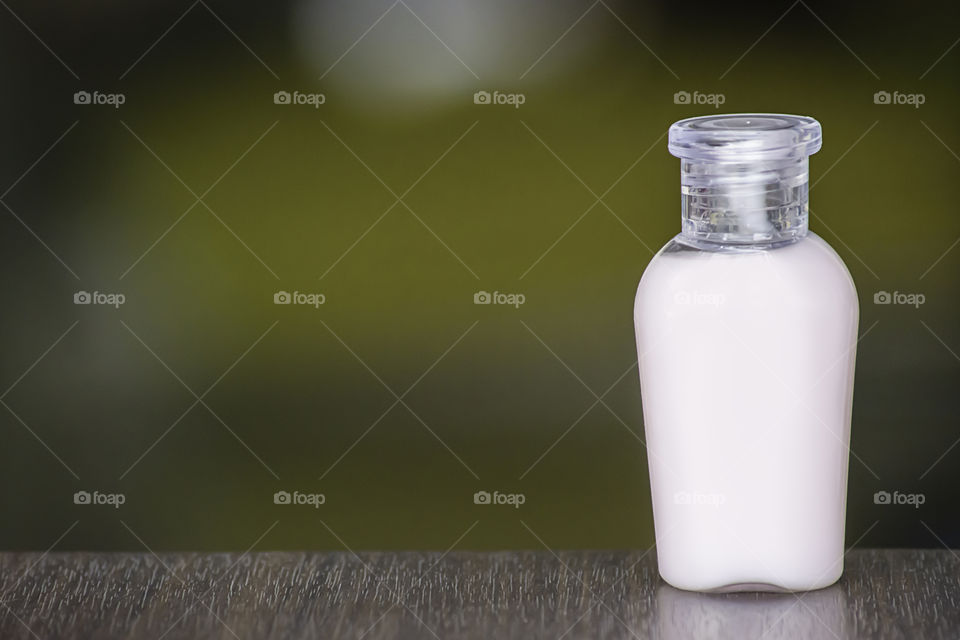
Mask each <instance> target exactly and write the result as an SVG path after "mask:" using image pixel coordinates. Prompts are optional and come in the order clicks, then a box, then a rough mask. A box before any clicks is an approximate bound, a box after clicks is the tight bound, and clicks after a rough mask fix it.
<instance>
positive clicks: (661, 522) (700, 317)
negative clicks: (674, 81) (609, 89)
mask: <svg viewBox="0 0 960 640" xmlns="http://www.w3.org/2000/svg"><path fill="white" fill-rule="evenodd" d="M820 143H821V131H820V124H819V123H818V122H817V121H816V120H814V119H812V118H807V117H801V116H789V115H778V114H738V115H715V116H706V117H700V118H690V119H687V120H681V121H679V122H677V123H675V124H674V125H673V126H671V127H670V135H669V150H670V153H671V154H673V155H675V156H677V157H679V158H680V167H681V169H680V179H681V201H682V207H681V215H682V226H681V232H680V234H679V235H677V236H676V237H675V238H674V239H673V240H671V241H670V242H669V243H667V245H666V246H665V247H664V248H663V249H662V250H661V251H660V252H659V253H658V254H657V255H656V256H655V257H654V258H653V260H652V261H651V262H650V264H649V265H648V266H647V269H646V271H645V272H644V274H643V278H642V279H641V281H640V286H639V288H638V290H637V297H636V305H635V308H634V319H635V323H636V332H637V352H638V355H639V369H640V383H641V389H642V396H643V416H644V428H645V432H646V443H647V454H648V459H649V467H650V486H651V491H652V499H653V515H654V526H655V529H656V541H657V558H658V563H659V568H660V575H661V576H662V577H663V579H664V580H665V581H666V582H668V583H669V584H671V585H673V586H675V587H678V588H681V589H688V590H695V591H804V590H810V589H818V588H821V587H826V586H828V585H830V584H833V583H834V582H836V581H837V579H839V577H840V574H841V573H842V571H843V552H844V517H845V509H846V490H847V463H848V453H849V441H850V415H851V405H852V401H853V372H854V357H855V353H856V345H857V322H858V316H859V307H858V302H857V293H856V290H855V288H854V284H853V280H852V279H851V278H850V274H849V272H848V271H847V268H846V267H845V266H844V264H843V262H842V261H841V260H840V258H839V256H837V254H836V253H835V252H834V251H833V249H831V248H830V246H829V245H828V244H827V243H826V242H824V241H823V240H822V239H820V238H819V237H818V236H816V235H814V234H813V233H810V232H809V231H808V230H807V218H808V208H807V194H808V182H809V178H808V157H809V156H810V154H812V153H815V152H816V151H817V150H819V149H820Z"/></svg>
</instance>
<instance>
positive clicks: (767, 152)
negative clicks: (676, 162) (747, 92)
mask: <svg viewBox="0 0 960 640" xmlns="http://www.w3.org/2000/svg"><path fill="white" fill-rule="evenodd" d="M822 137H823V136H822V133H821V130H820V123H819V122H817V121H816V120H814V119H813V118H808V117H807V116H789V115H783V114H777V113H732V114H721V115H715V116H701V117H699V118H687V119H686V120H680V121H679V122H675V123H673V125H672V126H671V127H670V135H669V142H668V144H667V148H668V149H669V150H670V153H671V154H672V155H675V156H677V157H678V158H685V159H690V160H713V161H716V162H723V161H731V162H749V161H751V160H776V159H784V160H787V159H791V158H806V157H808V156H810V155H812V154H814V153H816V152H817V151H819V150H820V145H821V142H822Z"/></svg>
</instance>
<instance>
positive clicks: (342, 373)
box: [0, 0, 960, 550]
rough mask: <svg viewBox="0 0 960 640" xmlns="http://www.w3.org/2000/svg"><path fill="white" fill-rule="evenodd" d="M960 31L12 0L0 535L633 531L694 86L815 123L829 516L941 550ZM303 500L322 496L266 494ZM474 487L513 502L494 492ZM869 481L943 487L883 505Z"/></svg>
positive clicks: (883, 540) (936, 24) (226, 539)
mask: <svg viewBox="0 0 960 640" xmlns="http://www.w3.org/2000/svg"><path fill="white" fill-rule="evenodd" d="M957 18H958V9H957V7H956V5H953V4H949V3H945V2H942V3H920V4H910V5H906V4H904V3H901V4H890V5H871V7H870V9H869V11H865V10H864V9H862V8H860V7H856V6H842V5H837V4H830V3H825V2H810V3H804V2H797V3H794V4H790V3H782V4H779V3H774V4H770V3H765V4H762V5H760V4H758V5H736V4H728V3H722V4H716V3H706V2H703V3H682V4H680V3H673V4H671V3H666V2H661V3H629V2H623V1H609V0H605V1H604V2H595V3H593V4H590V2H589V1H587V2H573V1H567V0H562V1H558V2H551V3H547V2H533V1H526V2H521V3H517V2H506V1H496V2H464V1H462V0H455V1H454V0H450V1H446V2H441V1H440V0H436V1H429V2H426V1H420V0H405V2H396V3H391V1H390V0H384V1H382V2H381V1H377V2H373V1H369V2H368V1H366V0H364V1H361V2H347V1H342V2H340V1H329V2H328V1H325V0H301V1H298V2H292V3H290V2H279V3H269V4H268V3H264V4H243V3H227V2H222V1H220V0H206V1H201V2H196V3H193V4H190V3H189V2H166V1H159V0H157V1H155V2H151V3H138V4H137V5H129V4H127V3H120V2H112V1H108V0H102V1H100V2H88V3H67V2H50V3H43V4H36V3H28V2H24V1H20V0H17V1H14V0H9V6H7V5H5V7H4V8H2V9H0V50H2V61H0V78H2V81H3V83H4V86H5V88H6V91H5V99H4V100H3V101H2V103H0V113H2V116H3V117H2V118H0V127H2V140H3V146H2V149H3V150H2V153H0V193H2V197H0V201H2V202H3V203H4V205H5V207H3V208H0V220H2V222H0V224H2V233H0V238H2V242H3V246H2V255H3V259H4V261H5V268H4V269H3V272H2V276H0V287H2V289H0V293H2V296H3V299H4V300H5V301H6V302H5V304H4V305H3V313H2V315H0V326H2V338H0V339H2V360H0V367H2V379H0V387H2V388H3V389H4V390H5V393H4V395H3V402H4V404H5V405H6V406H5V408H4V407H0V433H2V437H3V445H2V449H0V450H2V455H3V460H2V465H0V474H2V475H0V482H2V487H3V488H2V491H0V506H2V509H3V513H4V516H5V517H4V518H3V520H2V524H0V547H2V548H5V549H46V548H48V547H49V546H50V545H52V544H54V543H57V548H60V549H130V550H141V549H142V548H143V546H144V545H147V546H149V547H150V548H154V549H171V550H172V549H239V550H242V549H246V548H248V547H249V546H250V545H252V544H254V543H255V542H256V544H257V548H275V549H281V548H289V549H295V548H310V549H314V548H315V549H326V548H343V547H344V546H349V547H351V548H355V549H357V548H398V549H399V548H433V549H446V548H447V547H449V546H450V545H452V544H454V543H455V542H456V543H457V546H458V548H476V549H496V548H540V547H541V546H542V545H543V544H546V545H549V546H550V547H554V548H578V547H579V548H603V547H648V546H649V545H651V544H652V542H653V525H652V517H651V507H650V497H649V487H648V479H647V466H646V452H645V450H644V447H643V444H642V442H641V438H642V435H643V423H642V415H641V405H640V393H639V383H638V379H637V373H636V369H635V367H633V365H634V363H635V361H636V352H635V347H634V338H633V327H632V302H633V295H634V291H635V288H636V284H637V282H638V280H639V278H640V275H641V273H642V272H643V269H644V267H645V266H646V264H647V263H648V261H649V260H650V258H651V256H652V252H653V251H656V250H657V249H659V247H660V246H662V245H663V244H664V243H666V242H667V240H669V238H670V237H672V236H673V235H674V234H676V233H677V232H678V231H679V197H678V196H679V182H678V161H677V160H676V159H675V158H673V157H671V156H669V155H668V154H667V152H666V141H665V138H664V134H665V132H666V130H667V128H668V126H669V125H670V124H671V123H672V122H673V121H675V120H678V119H681V118H684V117H689V116H693V115H699V114H704V113H712V112H715V111H717V108H716V107H714V106H713V105H712V104H699V105H697V104H677V103H676V102H675V99H674V95H675V94H676V93H677V92H681V91H686V92H688V93H690V94H691V96H693V98H692V99H693V100H696V99H697V96H698V95H706V96H714V98H713V101H714V102H716V101H718V99H717V98H716V96H717V95H721V96H722V99H723V104H722V106H720V107H719V110H720V111H728V112H743V111H759V112H766V111H768V112H787V113H799V114H806V115H811V116H814V117H816V118H818V119H819V120H820V121H821V123H822V124H823V130H824V147H823V150H822V151H821V152H820V153H818V154H817V155H816V156H814V157H813V158H812V159H811V175H812V181H813V183H815V188H813V190H812V192H811V208H812V210H813V212H814V217H813V219H812V221H811V229H812V230H813V231H815V232H816V233H818V234H820V235H821V236H823V237H824V238H825V239H826V240H827V241H828V242H830V243H831V244H832V245H833V246H834V247H835V248H836V249H837V251H838V252H839V253H840V255H841V256H842V257H843V259H844V260H845V261H846V263H847V265H848V267H849V269H850V271H851V273H852V274H853V277H854V280H855V281H856V283H857V287H858V290H859V294H860V300H861V332H864V331H867V330H869V332H868V333H867V335H866V336H865V337H864V338H863V340H862V341H861V343H860V347H859V354H858V362H857V380H856V392H855V408H854V424H853V442H852V448H853V451H854V452H855V454H856V457H855V458H854V459H852V460H851V463H850V487H849V508H848V513H849V516H848V524H847V540H848V543H850V544H853V543H856V544H858V545H861V546H919V547H936V546H940V545H941V544H944V545H949V546H958V545H960V518H958V515H957V508H956V505H957V504H958V499H960V495H958V493H960V491H958V487H960V482H958V480H960V471H958V465H960V446H958V447H956V448H951V446H952V445H953V444H954V443H955V441H956V440H957V438H958V437H960V420H958V412H957V409H956V394H957V389H958V383H960V357H958V355H957V354H958V353H960V322H958V318H960V304H958V296H957V284H958V281H960V279H958V276H960V273H958V266H960V248H957V247H956V245H957V239H958V236H960V217H958V215H957V214H958V206H957V199H956V195H955V192H954V191H953V187H954V186H955V185H956V183H957V180H958V178H960V158H958V156H957V150H958V149H960V127H958V119H957V115H956V114H957V103H958V83H957V79H958V78H960V75H958V73H957V71H958V67H960V48H952V47H953V46H954V45H956V44H957V43H956V39H957V37H958V35H960V29H958V25H960V22H958V19H957ZM78 91H87V92H88V93H90V94H91V96H94V97H93V98H92V101H94V100H96V97H95V96H96V94H94V92H99V94H122V95H123V97H124V103H123V104H122V105H120V106H119V108H114V107H113V106H111V105H110V104H75V102H74V94H75V92H78ZM279 91H286V92H288V93H290V94H294V92H300V93H301V94H323V97H324V103H323V104H321V105H319V106H317V107H315V106H312V105H310V104H276V103H275V101H274V94H275V93H276V92H279ZM477 91H487V92H490V93H493V92H494V91H498V92H500V93H501V94H522V95H523V98H524V102H523V104H522V105H520V106H519V107H516V108H515V107H514V106H511V105H508V104H476V103H475V102H474V93H475V92H477ZM878 91H887V92H889V93H890V94H891V95H894V92H899V94H904V95H906V94H922V95H923V97H924V103H923V104H922V105H921V106H919V107H914V106H911V105H908V104H876V103H875V101H874V94H875V93H876V92H878ZM695 92H696V93H695ZM198 197H199V198H200V199H201V200H202V202H197V200H198ZM398 197H399V198H401V201H400V202H397V199H398ZM598 198H601V201H600V202H598ZM78 291H87V292H94V291H96V292H101V293H122V294H123V295H124V296H125V303H124V304H123V305H122V306H120V307H119V308H113V307H110V306H105V305H77V304H74V295H75V293H76V292H78ZM278 291H288V292H294V291H298V292H306V293H322V294H323V295H324V296H325V303H324V304H323V305H321V306H319V308H314V307H312V306H306V305H276V304H274V294H275V293H276V292H278ZM478 291H489V292H493V291H498V292H504V293H520V294H523V296H525V303H524V304H523V305H521V306H520V307H519V308H514V307H511V306H505V305H489V306H485V305H475V304H474V294H475V293H476V292H478ZM878 291H890V292H893V291H899V292H907V293H922V294H923V295H924V296H925V303H924V304H923V305H922V306H920V307H919V308H914V307H910V306H904V305H876V304H874V294H875V293H876V292H878ZM411 385H413V386H412V389H410V390H409V393H407V391H408V388H410V387H411ZM211 387H212V388H211ZM208 389H209V391H208ZM194 394H196V395H194ZM394 394H396V395H394ZM198 396H199V397H200V398H201V399H202V401H200V402H198V401H197V397H198ZM397 396H399V397H401V398H402V401H401V402H397ZM597 397H600V398H602V402H597ZM295 490H296V491H300V492H303V493H322V494H324V496H325V498H326V502H325V504H324V505H323V506H322V507H320V508H319V509H314V508H310V507H306V506H292V505H276V504H274V500H273V496H274V493H275V492H277V491H289V492H293V491H295ZM483 490H485V491H491V492H492V491H499V492H501V493H523V494H524V496H525V498H526V500H525V503H524V504H523V505H522V506H521V507H520V508H518V509H515V508H512V507H506V506H485V505H475V504H474V501H473V494H474V493H475V492H477V491H483ZM881 490H886V491H891V492H892V491H894V490H899V491H901V492H906V493H917V492H922V493H924V494H925V496H926V502H925V504H924V505H923V506H922V507H921V508H919V509H914V508H912V507H894V506H890V505H886V506H884V505H875V504H874V501H873V494H874V493H875V492H877V491H881ZM77 491H89V492H93V491H99V492H101V493H105V494H109V493H122V494H123V495H124V496H125V500H126V501H125V503H124V504H123V505H122V506H121V507H120V508H113V507H110V506H95V505H77V504H74V500H73V496H74V493H75V492H77ZM784 499H785V500H789V496H784ZM478 521H479V522H478ZM274 523H276V524H275V525H274ZM475 523H477V524H475ZM271 527H272V528H271ZM65 532H67V533H66V535H64V533H65ZM265 532H267V533H266V535H263V534H264V533H265ZM465 532H466V535H464V533H465ZM61 536H62V537H61Z"/></svg>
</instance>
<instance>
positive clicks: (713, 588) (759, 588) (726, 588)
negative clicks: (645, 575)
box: [660, 570, 842, 594]
mask: <svg viewBox="0 0 960 640" xmlns="http://www.w3.org/2000/svg"><path fill="white" fill-rule="evenodd" d="M841 575H842V570H841V571H840V572H838V573H837V574H836V575H834V576H831V577H826V579H822V580H818V581H816V582H808V583H802V582H797V583H795V584H790V585H782V584H774V583H770V582H735V583H730V584H719V585H717V584H710V583H707V582H703V583H699V584H698V583H697V582H691V581H682V580H671V579H668V578H667V577H665V576H664V575H663V574H662V573H661V574H660V578H661V579H662V580H663V581H664V582H666V583H667V584H668V585H670V586H671V587H674V588H675V589H680V590H682V591H694V592H697V593H716V594H723V593H803V592H806V591H818V590H820V589H826V588H827V587H830V586H833V585H834V584H836V583H837V581H838V580H840V576H841Z"/></svg>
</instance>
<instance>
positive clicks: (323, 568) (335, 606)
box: [0, 550, 960, 640]
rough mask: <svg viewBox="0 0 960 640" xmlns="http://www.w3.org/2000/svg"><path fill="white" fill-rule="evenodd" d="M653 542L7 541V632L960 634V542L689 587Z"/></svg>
mask: <svg viewBox="0 0 960 640" xmlns="http://www.w3.org/2000/svg"><path fill="white" fill-rule="evenodd" d="M654 555H655V554H653V553H648V554H644V552H642V551H636V552H617V551H575V552H560V553H557V554H556V555H555V554H554V553H553V552H549V551H537V552H530V551H522V552H501V553H476V552H453V553H449V554H447V555H445V556H444V555H443V554H441V553H417V552H401V553H393V552H390V553H387V552H384V553H361V554H359V555H358V556H355V555H353V554H352V553H346V552H345V553H321V552H311V553H251V554H248V555H241V554H195V553H170V554H159V555H158V556H154V555H152V554H150V553H51V554H48V555H43V554H39V553H5V554H0V567H2V573H0V585H2V593H3V596H2V597H3V606H0V611H2V621H0V638H44V639H46V638H119V637H124V638H155V639H156V638H161V637H162V638H168V639H171V640H172V639H174V638H234V637H238V638H244V639H246V638H331V637H344V638H359V637H364V638H369V639H374V638H397V637H402V638H434V637H436V638H485V639H486V638H498V639H499V638H591V639H593V638H664V639H673V638H731V639H733V638H736V639H737V640H749V639H751V638H763V640H775V639H779V638H790V639H791V640H799V639H805V638H825V639H830V638H837V639H846V638H950V639H952V640H955V639H957V638H960V557H958V556H957V555H956V554H955V553H953V552H951V551H946V550H936V551H934V550H855V551H851V552H850V553H849V554H848V556H847V562H846V569H845V573H844V577H843V578H842V579H841V581H840V583H839V584H837V585H835V586H833V587H830V588H829V589H824V590H822V591H816V592H811V593H807V594H799V595H792V594H783V595H758V594H736V595H701V594H694V593H688V592H683V591H678V590H676V589H673V588H671V587H668V586H666V585H664V584H663V582H662V581H661V580H660V579H659V578H658V576H657V570H656V564H655V559H654V557H653V556H654Z"/></svg>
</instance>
